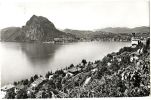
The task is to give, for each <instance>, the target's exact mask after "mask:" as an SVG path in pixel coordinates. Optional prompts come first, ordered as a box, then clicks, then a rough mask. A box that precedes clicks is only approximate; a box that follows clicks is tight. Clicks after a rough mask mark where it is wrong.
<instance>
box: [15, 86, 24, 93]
mask: <svg viewBox="0 0 151 100" xmlns="http://www.w3.org/2000/svg"><path fill="white" fill-rule="evenodd" d="M23 88H24V85H17V86H15V93H18V92H19V91H20V90H22V89H23Z"/></svg>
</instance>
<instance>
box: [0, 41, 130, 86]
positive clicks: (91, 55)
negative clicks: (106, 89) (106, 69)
mask: <svg viewBox="0 0 151 100" xmlns="http://www.w3.org/2000/svg"><path fill="white" fill-rule="evenodd" d="M125 46H130V42H76V43H66V44H51V43H14V42H1V43H0V52H1V55H0V59H1V60H0V61H1V63H0V64H1V85H2V86H3V85H6V84H8V83H12V82H14V81H18V80H22V79H26V78H30V76H33V75H35V74H41V75H44V74H45V73H46V72H48V70H49V71H51V70H52V71H55V70H57V69H61V68H65V67H66V66H69V65H70V64H75V65H76V64H79V63H80V62H81V61H82V59H86V60H87V61H95V60H99V59H102V58H103V57H104V56H105V55H107V54H108V53H111V52H117V51H118V50H119V49H120V48H122V47H125Z"/></svg>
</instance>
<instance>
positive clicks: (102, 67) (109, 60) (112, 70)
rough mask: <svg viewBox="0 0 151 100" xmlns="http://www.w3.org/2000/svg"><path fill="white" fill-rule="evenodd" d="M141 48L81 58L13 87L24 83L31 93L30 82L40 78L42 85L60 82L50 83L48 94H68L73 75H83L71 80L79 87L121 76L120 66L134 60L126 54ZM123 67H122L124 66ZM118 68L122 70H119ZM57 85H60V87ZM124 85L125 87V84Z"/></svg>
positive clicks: (124, 49)
mask: <svg viewBox="0 0 151 100" xmlns="http://www.w3.org/2000/svg"><path fill="white" fill-rule="evenodd" d="M143 48H145V47H143V45H141V46H139V45H138V47H136V48H134V49H133V48H131V47H124V48H121V49H120V50H119V51H118V52H116V53H111V54H107V56H105V57H103V59H102V60H98V61H94V62H87V61H86V60H85V59H83V60H82V61H81V64H78V65H73V64H71V65H70V66H69V67H67V68H64V69H60V70H56V71H55V72H54V73H52V72H49V71H48V73H46V75H45V76H39V75H35V76H33V77H31V78H30V80H29V79H26V80H23V81H22V82H18V83H17V82H16V83H15V82H14V86H13V88H14V89H16V88H17V87H18V86H23V85H18V84H24V86H23V88H24V89H25V88H26V89H25V90H27V91H30V92H31V93H32V91H33V90H32V89H28V88H29V87H31V85H32V83H34V82H36V81H37V80H40V81H41V82H44V81H46V82H44V83H43V84H42V85H48V87H49V85H50V81H59V83H60V84H59V83H55V84H58V86H55V88H54V87H52V86H53V85H54V84H53V83H51V85H50V87H51V91H52V92H53V93H50V94H51V95H52V94H54V95H56V94H55V91H57V92H63V93H65V94H66V95H67V94H68V92H67V91H70V89H71V88H69V87H68V85H70V84H68V83H70V81H71V80H72V79H74V78H73V77H80V75H82V76H83V77H84V78H83V79H82V80H81V81H82V83H79V82H78V83H74V81H73V83H74V84H76V85H75V86H76V87H81V84H82V86H84V87H85V86H87V85H89V82H90V80H91V81H92V82H93V81H94V80H97V81H98V83H99V81H100V80H101V82H104V80H105V81H106V80H108V79H110V78H111V79H112V78H113V76H115V77H117V75H121V77H122V74H120V73H122V71H123V69H122V68H121V66H125V67H126V66H127V67H128V65H129V66H131V64H135V62H133V61H130V60H131V58H130V57H128V56H129V55H131V54H132V53H134V52H137V50H139V49H140V50H141V49H143ZM129 51H130V52H129ZM147 52H149V51H147ZM127 55H128V56H127ZM141 55H144V52H143V51H142V54H141ZM141 57H143V56H141ZM147 57H148V55H147ZM128 59H129V60H128ZM144 59H145V58H144ZM122 63H123V64H122ZM121 64H122V65H121ZM125 64H127V65H125ZM144 64H145V63H144ZM107 66H108V67H107ZM117 66H120V67H119V68H116V67H117ZM125 67H123V68H125ZM129 69H130V70H133V71H134V68H131V67H130V68H129ZM119 70H122V71H119ZM133 71H132V73H133ZM96 73H97V74H96ZM102 73H103V74H102ZM68 75H69V77H70V78H69V79H68V78H67V79H66V78H65V77H67V76H68ZM104 75H105V76H106V75H107V76H108V77H105V76H104ZM71 76H72V77H71ZM55 77H56V78H55ZM59 77H60V78H61V77H62V79H64V81H69V82H63V80H61V79H59ZM96 77H97V78H96ZM102 77H104V80H103V79H102ZM32 78H33V79H32ZM31 80H32V82H30V81H31ZM60 80H61V81H60ZM115 80H117V79H115ZM121 80H123V77H122V78H121ZM62 82H63V83H62ZM46 83H47V84H46ZM71 83H72V82H71ZM100 84H103V83H100ZM100 84H99V85H100ZM106 84H107V83H106ZM122 84H123V83H122ZM36 85H37V84H36ZM39 85H41V83H39V84H38V85H37V87H39ZM59 85H61V87H60V86H59ZM137 85H138V84H137ZM34 87H36V86H34ZM90 87H91V85H90ZM111 87H112V86H111ZM125 87H127V86H125ZM23 88H22V89H19V91H20V90H24V89H23ZM41 88H42V87H41ZM62 88H65V89H66V90H64V89H63V90H62ZM46 90H47V89H44V91H46ZM71 90H72V89H71ZM73 90H74V87H73ZM75 90H76V89H75ZM88 90H89V89H88ZM13 91H15V90H13ZM27 91H26V92H27ZM39 91H40V90H39ZM41 91H43V89H42V90H41ZM49 91H50V90H49ZM64 91H66V92H64ZM125 91H126V90H125ZM94 92H95V91H94ZM6 93H9V92H6ZM33 93H36V94H37V93H39V92H38V91H37V92H35V91H34V92H33ZM46 93H47V92H46ZM92 94H93V93H92ZM30 95H31V94H30ZM126 95H127V94H126ZM126 95H124V96H126ZM63 97H66V96H63ZM67 97H70V95H68V96H67Z"/></svg>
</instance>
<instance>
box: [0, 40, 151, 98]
mask: <svg viewBox="0 0 151 100" xmlns="http://www.w3.org/2000/svg"><path fill="white" fill-rule="evenodd" d="M1 95H2V96H3V97H2V98H6V99H15V98H16V99H24V98H93V97H140V96H141V97H142V96H149V95H150V38H146V40H145V41H140V40H139V39H137V38H135V37H134V38H132V46H131V47H124V48H121V49H120V50H119V51H118V52H113V53H110V54H108V55H106V56H105V57H104V58H103V59H102V60H96V61H94V62H88V61H86V60H85V59H83V60H82V61H81V63H80V64H78V65H73V64H71V65H70V66H69V67H66V68H64V69H60V70H56V71H55V72H51V71H48V73H46V75H45V76H42V75H34V76H33V77H31V78H30V79H25V80H21V81H18V82H14V84H9V85H6V86H4V87H2V88H1Z"/></svg>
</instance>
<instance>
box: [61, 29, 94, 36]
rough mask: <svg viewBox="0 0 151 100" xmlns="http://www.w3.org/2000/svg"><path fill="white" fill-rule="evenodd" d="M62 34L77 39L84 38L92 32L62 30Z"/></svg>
mask: <svg viewBox="0 0 151 100" xmlns="http://www.w3.org/2000/svg"><path fill="white" fill-rule="evenodd" d="M63 32H65V33H70V34H72V35H75V36H76V37H77V38H86V37H88V36H89V35H90V34H93V31H89V30H87V31H86V30H72V29H64V30H63Z"/></svg>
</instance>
